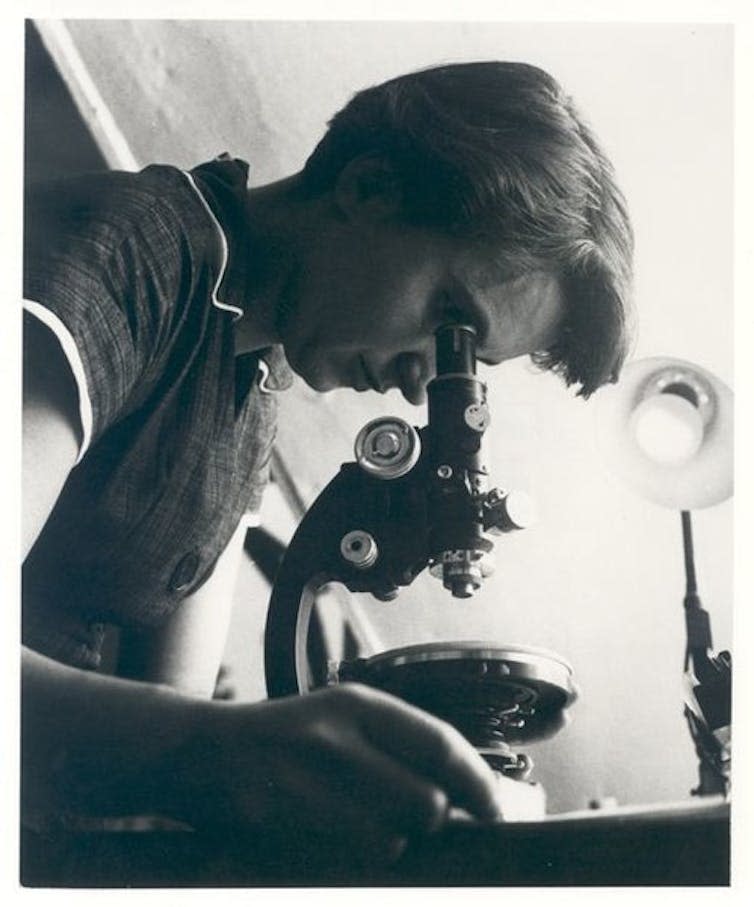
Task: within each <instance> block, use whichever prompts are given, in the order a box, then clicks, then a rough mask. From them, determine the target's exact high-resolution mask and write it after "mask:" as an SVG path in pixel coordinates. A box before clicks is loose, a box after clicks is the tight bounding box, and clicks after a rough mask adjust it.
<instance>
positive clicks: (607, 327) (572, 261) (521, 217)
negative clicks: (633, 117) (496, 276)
mask: <svg viewBox="0 0 754 907" xmlns="http://www.w3.org/2000/svg"><path fill="white" fill-rule="evenodd" d="M365 154H373V155H379V156H382V157H383V158H385V159H386V160H387V161H388V162H389V163H390V166H391V168H392V169H393V171H394V172H395V174H396V175H397V177H398V178H399V180H400V181H401V186H402V191H403V203H404V209H403V215H404V217H405V219H406V221H407V222H409V223H412V224H415V225H417V226H423V227H428V228H432V229H436V230H438V231H441V232H443V233H445V234H449V235H451V236H456V237H459V238H467V239H475V238H479V239H486V240H492V241H494V242H495V243H496V248H499V250H500V257H501V258H502V260H503V262H504V264H505V266H506V268H507V269H509V272H510V276H511V277H515V276H519V275H521V274H523V273H526V272H527V271H530V270H533V269H536V268H540V269H541V268H542V267H545V268H547V269H550V270H551V271H552V272H553V273H554V274H555V275H556V276H557V277H558V278H559V280H560V283H561V286H562V287H563V289H564V293H565V299H566V314H565V316H564V318H563V322H562V325H561V330H560V331H559V334H558V338H557V339H556V340H555V342H554V343H553V344H552V345H551V346H550V347H549V348H548V349H546V350H542V351H538V352H536V353H535V354H534V355H533V356H532V360H533V361H534V362H535V363H536V364H537V365H538V366H540V367H541V368H544V369H549V370H552V371H555V372H557V373H558V374H560V375H561V376H562V377H563V378H564V379H565V381H566V384H568V385H571V384H574V383H576V384H579V385H580V389H579V392H578V393H579V394H580V395H581V396H584V397H588V396H589V395H590V394H591V393H592V392H593V391H594V390H596V389H597V388H598V387H599V386H600V385H602V384H604V383H605V382H607V381H616V380H617V378H618V374H619V372H620V368H621V366H622V364H623V361H624V359H625V356H626V352H627V347H628V334H629V330H628V324H629V314H630V310H631V306H630V293H631V271H632V254H633V235H632V230H631V225H630V222H629V218H628V213H627V208H626V204H625V200H624V198H623V195H622V194H621V192H620V189H619V188H618V186H617V185H616V182H615V177H614V173H613V168H612V166H611V164H610V162H609V160H608V159H607V157H606V155H605V154H604V153H603V151H602V150H601V148H600V146H599V144H598V142H597V140H596V138H595V136H594V135H593V133H592V131H591V130H590V128H589V127H588V126H587V124H586V123H585V122H584V120H583V119H582V118H581V116H580V115H579V114H578V113H577V111H576V109H575V107H574V104H573V102H572V100H571V99H570V98H569V97H568V96H567V95H566V94H565V93H564V91H563V90H562V88H561V87H560V85H559V84H558V83H557V82H556V81H555V79H553V78H552V77H551V76H550V75H549V74H548V73H546V72H544V71H543V70H541V69H539V68H537V67H535V66H530V65H528V64H524V63H506V62H497V61H493V62H479V63H460V64H451V65H445V66H438V67H433V68H430V69H424V70H420V71H418V72H414V73H409V74H408V75H403V76H399V77H398V78H395V79H391V80H390V81H388V82H384V83H383V84H381V85H377V86H375V87H372V88H368V89H366V90H364V91H361V92H359V93H358V94H356V95H355V96H354V97H353V98H352V99H351V101H350V102H349V103H348V104H347V105H346V106H345V107H344V108H343V109H342V110H341V111H340V112H339V113H337V114H336V115H335V116H334V117H333V119H332V120H331V121H330V123H329V128H328V130H327V132H326V134H325V135H324V137H323V138H322V140H321V141H320V143H319V144H318V145H317V147H316V148H315V150H314V152H313V153H312V155H311V156H310V157H309V159H308V160H307V162H306V164H305V167H304V170H303V173H302V187H303V189H304V191H305V192H306V193H307V194H310V195H311V194H314V195H316V194H319V193H322V192H324V191H327V190H328V189H330V188H332V187H333V186H334V185H335V181H336V179H337V177H338V175H339V173H340V172H341V170H342V168H343V167H344V166H345V165H346V164H347V163H348V162H349V161H350V160H352V159H353V158H355V157H357V156H360V155H365ZM496 257H498V256H497V255H496Z"/></svg>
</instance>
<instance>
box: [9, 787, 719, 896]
mask: <svg viewBox="0 0 754 907" xmlns="http://www.w3.org/2000/svg"><path fill="white" fill-rule="evenodd" d="M729 832H730V809H729V805H728V804H726V803H723V802H721V801H720V800H717V799H716V798H715V799H711V800H709V801H707V802H704V801H692V802H690V803H683V804H675V805H671V806H664V807H660V808H648V809H639V810H636V809H618V810H615V811H610V812H605V813H601V812H595V813H593V814H578V815H576V814H572V815H569V816H563V817H551V818H550V819H549V820H547V821H544V822H517V823H494V824H488V825H481V824H478V823H471V822H463V821H458V822H453V823H450V824H449V825H448V826H447V827H446V828H445V829H443V830H442V831H441V832H439V833H437V834H435V835H432V836H429V837H426V838H423V839H420V840H416V841H414V842H412V845H411V846H410V847H409V849H408V850H407V852H406V853H405V854H404V856H403V857H402V858H401V860H400V861H399V862H398V863H396V864H394V865H392V866H390V867H382V868H374V867H371V868H364V867H361V868H360V867H358V866H355V865H354V863H353V861H352V859H351V858H350V857H349V854H348V852H347V849H341V850H337V851H332V852H329V853H326V854H320V855H319V856H318V857H311V855H307V854H306V853H305V851H304V848H303V846H302V842H298V841H296V840H295V839H291V837H290V836H288V837H287V838H286V839H285V840H280V839H276V837H275V834H274V832H272V833H270V831H269V830H264V832H263V833H260V834H258V835H254V834H251V833H249V832H244V833H243V834H228V833H227V832H226V833H224V834H223V835H222V836H209V835H205V834H199V833H194V832H98V833H86V834H83V833H82V834H56V835H47V836H43V835H39V834H35V833H31V832H24V833H23V835H22V873H21V880H22V883H23V884H24V885H27V886H32V887H39V886H41V887H73V888H99V887H189V888H194V887H196V888H201V887H213V888H221V887H259V886H264V887H270V886H274V887H276V886H317V885H323V886H325V885H327V886H370V885H380V886H415V885H422V886H457V885H463V886H475V885H500V886H506V885H511V886H521V885H542V886H548V885H550V886H556V885H582V886H584V885H615V886H628V885H727V884H728V883H729V880H730V874H729V854H730V834H729Z"/></svg>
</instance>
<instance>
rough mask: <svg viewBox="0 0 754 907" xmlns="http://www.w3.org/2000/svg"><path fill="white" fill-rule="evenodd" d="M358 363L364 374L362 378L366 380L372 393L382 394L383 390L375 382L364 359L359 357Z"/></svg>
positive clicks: (373, 375)
mask: <svg viewBox="0 0 754 907" xmlns="http://www.w3.org/2000/svg"><path fill="white" fill-rule="evenodd" d="M359 361H360V363H361V369H362V371H363V372H364V377H365V378H366V379H367V384H368V385H369V386H370V387H371V388H372V390H373V391H377V393H378V394H384V393H385V390H386V389H385V388H384V387H383V386H382V384H380V382H379V381H378V380H377V377H376V375H375V374H374V372H373V371H372V370H371V369H370V368H369V365H368V364H367V361H366V359H364V357H363V356H359Z"/></svg>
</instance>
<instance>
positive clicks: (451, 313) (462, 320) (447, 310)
mask: <svg viewBox="0 0 754 907" xmlns="http://www.w3.org/2000/svg"><path fill="white" fill-rule="evenodd" d="M439 324H440V325H443V324H468V325H471V327H473V328H474V329H475V330H476V327H477V326H476V324H474V319H473V318H471V316H470V315H469V313H468V312H466V311H464V309H463V307H462V306H460V305H459V304H458V303H456V302H453V301H452V300H450V299H446V300H445V301H444V302H443V304H442V306H441V308H440V315H439Z"/></svg>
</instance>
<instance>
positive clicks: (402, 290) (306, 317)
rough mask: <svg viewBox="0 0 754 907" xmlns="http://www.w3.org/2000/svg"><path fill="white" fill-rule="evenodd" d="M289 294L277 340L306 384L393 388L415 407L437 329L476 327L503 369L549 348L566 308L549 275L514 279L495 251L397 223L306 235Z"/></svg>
mask: <svg viewBox="0 0 754 907" xmlns="http://www.w3.org/2000/svg"><path fill="white" fill-rule="evenodd" d="M291 293H292V298H291V299H290V300H289V305H288V306H287V307H286V308H287V310H288V311H289V312H290V315H289V316H288V317H287V318H286V319H285V322H284V324H282V325H281V326H280V333H281V340H282V343H283V346H284V348H285V352H286V357H287V359H288V361H289V363H290V364H291V367H292V368H293V369H294V371H296V372H297V373H298V374H299V375H300V376H301V377H302V378H303V379H304V380H305V381H306V382H307V384H309V385H310V386H311V387H312V388H314V389H315V390H318V391H327V390H331V389H333V388H336V387H351V388H353V389H354V390H356V391H366V390H376V391H378V392H380V393H382V392H384V391H386V390H389V389H390V388H395V387H397V388H399V389H400V390H401V392H402V393H403V395H404V397H405V398H406V399H407V400H408V401H410V402H411V403H421V402H422V401H423V399H424V388H425V385H426V384H427V382H428V381H429V380H430V379H431V378H432V377H433V376H434V370H435V363H434V333H435V331H436V330H437V328H438V327H440V325H442V324H447V323H448V322H449V321H456V322H460V321H462V322H465V323H469V324H471V325H473V326H474V327H475V328H476V330H477V337H478V339H477V357H478V358H479V359H480V360H482V361H485V362H488V363H491V364H497V363H499V362H503V361H504V360H507V359H512V358H515V357H517V356H522V355H526V354H531V353H534V352H537V351H540V350H544V349H546V348H547V347H548V346H550V345H551V344H552V342H553V341H554V339H555V336H556V333H557V328H558V325H559V323H560V320H561V317H562V314H563V299H562V295H561V291H560V287H559V285H558V281H557V279H556V278H555V277H553V276H552V275H550V274H547V273H545V272H544V271H536V272H531V273H529V274H527V275H524V276H522V277H518V278H514V279H507V278H506V276H505V274H504V272H503V270H502V268H501V267H500V266H499V265H498V264H497V263H496V262H495V260H494V255H493V251H492V250H491V249H490V248H489V247H485V246H482V245H479V244H476V245H474V244H470V243H462V242H460V241H458V240H454V239H450V238H448V237H445V236H442V235H438V234H435V233H432V232H431V231H428V230H424V229H419V228H416V227H408V226H401V225H396V224H395V223H391V224H388V223H379V224H376V225H375V224H370V225H363V224H361V225H354V224H350V225H346V226H343V225H340V226H339V227H337V228H335V229H330V230H324V231H323V233H322V235H321V236H318V237H310V238H309V240H308V242H307V254H306V255H305V256H302V258H301V260H300V262H299V266H298V269H297V273H296V274H295V279H294V281H293V283H292V286H291Z"/></svg>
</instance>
